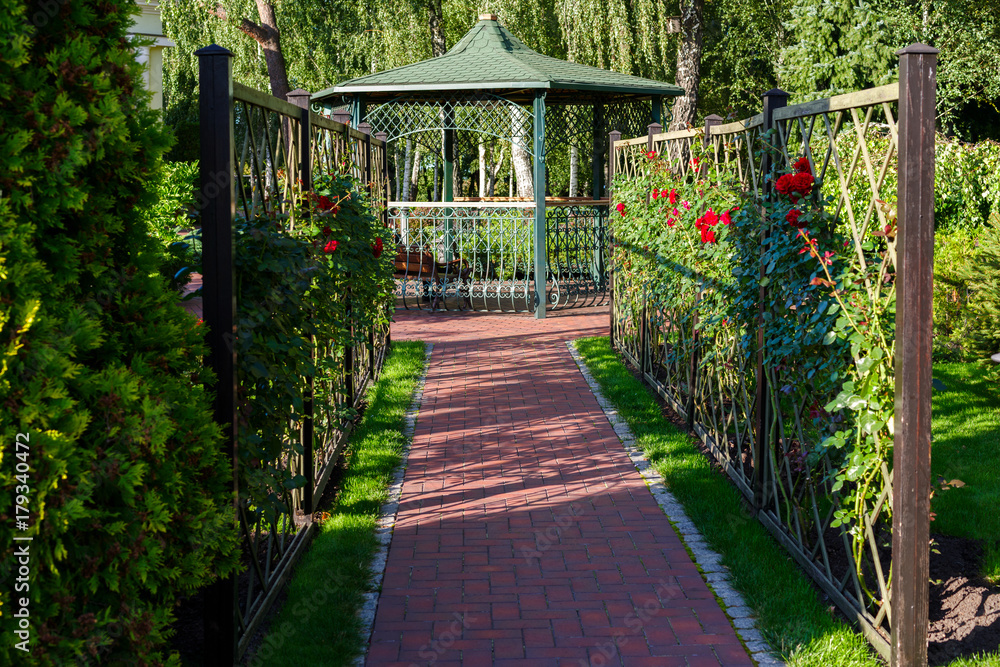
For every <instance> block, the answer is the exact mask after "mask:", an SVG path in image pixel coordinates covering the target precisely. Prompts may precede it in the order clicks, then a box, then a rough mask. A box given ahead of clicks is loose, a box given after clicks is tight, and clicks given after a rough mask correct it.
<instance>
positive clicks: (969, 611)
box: [618, 355, 1000, 667]
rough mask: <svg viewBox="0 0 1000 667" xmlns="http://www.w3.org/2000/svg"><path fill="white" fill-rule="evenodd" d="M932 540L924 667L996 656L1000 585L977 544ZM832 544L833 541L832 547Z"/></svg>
mask: <svg viewBox="0 0 1000 667" xmlns="http://www.w3.org/2000/svg"><path fill="white" fill-rule="evenodd" d="M618 358H619V360H620V361H621V362H622V363H623V364H624V365H625V367H626V368H628V370H629V372H631V373H632V376H633V377H635V378H636V379H637V380H640V381H642V377H641V376H640V374H639V372H638V371H637V370H636V369H635V368H634V367H633V366H632V365H631V364H630V363H629V362H628V361H627V360H626V359H624V358H623V357H622V356H621V355H619V356H618ZM649 393H650V395H651V396H652V397H653V398H654V399H655V400H656V401H657V403H659V405H660V407H661V409H662V412H663V417H664V418H665V419H667V420H668V421H669V422H671V423H672V424H673V425H674V426H676V427H677V428H679V429H681V430H682V431H686V430H687V423H686V421H685V420H684V418H683V417H681V416H680V415H679V414H677V413H676V412H675V411H674V410H673V408H671V407H670V406H669V405H668V404H666V403H665V402H664V400H663V398H662V397H661V396H660V395H659V394H657V393H656V392H655V391H650V392H649ZM692 440H693V441H694V442H695V443H696V444H697V446H698V449H699V450H701V452H702V454H704V455H705V456H706V457H708V458H709V460H711V456H710V453H709V450H708V448H707V447H706V446H705V445H704V444H703V443H702V442H701V440H700V439H699V438H697V437H696V436H694V435H693V434H692ZM931 537H932V539H933V540H934V546H933V550H932V551H931V558H930V572H931V582H930V629H929V635H928V646H927V654H928V665H929V666H930V667H938V666H941V665H947V664H948V663H949V662H951V661H952V660H955V659H956V658H960V657H972V656H975V655H979V654H983V653H986V654H992V653H997V652H1000V585H998V584H991V583H990V582H989V581H987V580H986V579H984V578H983V577H982V576H981V575H980V574H979V572H980V566H981V564H982V545H981V543H980V541H979V540H973V539H968V538H964V537H952V536H949V535H937V534H934V535H932V536H931ZM836 542H838V540H833V541H832V543H836ZM845 558H846V557H845ZM845 562H846V560H845ZM886 564H887V563H886ZM835 569H836V568H835ZM815 589H816V593H817V595H819V596H820V597H821V599H823V600H824V601H825V602H829V599H828V598H827V596H826V595H825V594H824V593H823V591H822V590H821V589H820V588H819V587H818V586H816V587H815ZM833 608H834V609H836V607H833ZM836 611H837V613H838V615H840V616H841V618H842V619H843V620H844V621H845V622H847V623H851V621H850V620H849V619H847V617H846V616H844V615H843V614H842V613H841V612H840V610H839V609H836Z"/></svg>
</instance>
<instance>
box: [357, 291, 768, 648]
mask: <svg viewBox="0 0 1000 667" xmlns="http://www.w3.org/2000/svg"><path fill="white" fill-rule="evenodd" d="M396 319H397V321H396V323H395V324H394V325H393V336H394V337H395V338H396V339H420V340H423V341H426V342H432V343H434V352H433V354H432V356H431V362H430V368H429V370H428V374H427V384H426V387H425V389H424V395H423V403H422V405H421V407H420V414H419V417H418V419H417V426H416V433H415V437H414V440H413V446H412V449H411V451H410V458H409V464H408V467H407V470H406V476H405V479H404V482H403V490H402V498H401V501H400V505H399V514H398V516H397V522H396V527H395V530H394V532H393V536H392V543H391V545H390V548H389V556H388V564H387V567H386V573H385V579H384V582H383V586H382V592H381V597H380V599H379V604H378V612H377V615H376V619H375V626H374V631H373V634H372V641H371V647H370V649H369V652H368V662H367V664H368V665H371V666H375V665H378V666H383V665H404V666H409V665H428V664H433V665H435V666H436V667H443V666H445V665H465V666H473V665H484V666H485V665H491V664H492V665H572V666H574V667H576V666H578V665H619V664H624V665H656V666H658V667H669V666H671V665H692V666H693V665H720V664H722V665H751V664H752V662H751V661H750V658H749V657H748V656H747V653H746V651H745V650H744V649H743V647H742V645H741V644H740V643H739V640H738V639H737V638H736V635H735V633H734V632H733V629H732V626H731V625H730V623H729V621H728V620H727V619H726V616H725V615H724V614H723V612H722V610H721V609H720V608H719V605H718V604H717V603H716V601H715V599H714V597H713V596H712V594H711V592H710V591H709V590H708V588H707V587H706V585H705V583H704V581H703V580H702V578H701V576H700V575H699V574H698V571H697V570H696V568H695V566H694V564H693V563H692V562H691V559H690V557H689V556H688V555H687V552H686V551H685V550H684V548H683V546H682V545H681V542H680V540H679V539H678V537H677V535H676V533H675V532H674V530H673V528H672V527H671V525H670V523H669V522H668V521H667V518H666V517H665V516H664V514H663V513H662V511H661V510H660V508H659V507H658V506H657V504H656V502H655V500H654V499H653V497H652V495H651V494H650V492H649V491H648V490H647V487H646V485H645V483H644V482H643V479H642V477H641V476H640V475H639V473H638V472H636V470H635V468H634V466H633V465H632V463H631V462H630V461H629V459H628V457H627V456H626V454H625V452H624V450H623V448H622V446H621V444H620V443H619V441H618V439H617V438H616V436H615V433H614V431H613V430H612V428H611V426H610V424H609V423H608V421H607V419H606V418H605V417H604V415H603V413H602V411H601V409H600V407H599V406H598V404H597V401H596V399H595V398H594V396H593V394H591V393H590V390H589V389H588V387H587V384H586V381H585V380H584V378H583V376H582V375H581V374H580V372H579V369H578V368H577V367H576V364H575V363H574V362H573V359H572V357H570V355H569V352H568V350H567V349H566V344H565V341H566V340H569V339H573V338H579V337H582V336H593V335H603V334H605V333H606V330H607V311H606V309H593V310H589V311H580V312H579V313H566V314H560V315H558V316H550V317H549V318H548V319H546V320H541V321H538V320H535V319H533V318H531V317H528V316H501V315H487V314H465V315H448V314H439V315H436V316H430V315H426V314H417V313H414V314H410V313H405V312H399V313H397V315H396Z"/></svg>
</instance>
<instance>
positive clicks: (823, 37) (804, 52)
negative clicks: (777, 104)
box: [779, 0, 898, 101]
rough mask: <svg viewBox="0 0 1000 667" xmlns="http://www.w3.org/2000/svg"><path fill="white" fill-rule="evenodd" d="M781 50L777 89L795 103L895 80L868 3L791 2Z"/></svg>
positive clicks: (882, 32) (887, 45) (884, 38)
mask: <svg viewBox="0 0 1000 667" xmlns="http://www.w3.org/2000/svg"><path fill="white" fill-rule="evenodd" d="M788 28H789V33H790V35H791V38H792V40H791V43H790V44H789V45H788V46H786V47H785V49H783V51H782V54H781V67H780V69H779V73H780V76H781V84H782V86H783V87H784V88H785V89H786V90H788V91H789V92H791V93H793V95H794V96H795V97H794V99H795V100H797V101H798V100H807V99H818V98H821V97H829V96H830V95H839V94H841V93H846V92H850V91H853V90H861V89H862V88H867V87H869V86H877V85H881V84H884V83H889V82H890V81H892V80H894V79H895V77H896V72H895V70H894V65H895V55H893V52H894V50H895V49H896V48H898V47H897V46H896V45H895V42H894V40H893V39H892V36H891V34H890V32H889V28H888V26H887V25H886V23H885V20H884V18H883V17H882V16H881V15H880V13H879V12H877V11H876V7H875V6H874V2H873V1H872V0H824V1H823V2H815V1H813V0H796V2H795V4H794V5H793V6H792V7H791V17H790V20H789V22H788Z"/></svg>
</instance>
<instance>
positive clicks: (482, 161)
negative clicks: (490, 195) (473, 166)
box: [477, 141, 487, 199]
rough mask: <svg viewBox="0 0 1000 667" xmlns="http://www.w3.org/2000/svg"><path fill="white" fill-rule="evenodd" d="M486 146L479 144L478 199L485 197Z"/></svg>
mask: <svg viewBox="0 0 1000 667" xmlns="http://www.w3.org/2000/svg"><path fill="white" fill-rule="evenodd" d="M486 171H487V167H486V144H484V143H483V142H481V141H480V142H479V192H478V193H477V194H478V195H479V198H480V199H482V198H483V197H484V196H486V194H485V193H486Z"/></svg>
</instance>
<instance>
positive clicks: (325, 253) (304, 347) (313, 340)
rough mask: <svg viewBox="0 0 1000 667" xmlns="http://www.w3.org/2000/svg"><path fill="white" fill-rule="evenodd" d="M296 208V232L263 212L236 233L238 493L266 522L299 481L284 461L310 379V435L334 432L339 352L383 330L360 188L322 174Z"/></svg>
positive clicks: (374, 240)
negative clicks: (314, 431) (312, 421)
mask: <svg viewBox="0 0 1000 667" xmlns="http://www.w3.org/2000/svg"><path fill="white" fill-rule="evenodd" d="M302 203H303V209H304V210H303V212H304V213H305V215H300V216H299V217H298V219H297V221H296V224H295V225H294V226H293V225H291V224H290V222H289V217H288V216H287V215H284V214H277V213H270V214H267V215H262V216H260V217H257V218H255V219H252V220H239V221H238V222H237V225H236V228H235V237H236V241H235V247H236V253H235V262H236V280H237V290H238V299H237V317H238V323H237V341H236V350H237V359H238V369H237V370H238V378H239V395H240V419H241V425H240V429H239V438H240V442H239V455H240V494H241V497H244V498H246V499H252V506H250V507H249V509H250V510H251V511H255V512H258V513H260V514H262V515H264V518H265V519H266V521H267V522H268V523H273V522H275V521H278V519H279V516H280V515H282V514H287V513H288V512H290V510H291V508H290V506H289V503H288V500H287V493H286V492H287V491H290V490H292V489H297V488H301V487H302V486H303V485H304V484H305V478H304V477H302V476H301V475H300V474H298V473H297V472H295V470H294V467H293V466H289V465H288V460H289V457H290V456H291V455H293V454H302V451H301V444H300V441H299V438H298V428H299V424H300V423H301V416H302V410H303V396H304V392H305V390H306V378H307V376H310V375H313V376H314V377H315V380H314V389H315V391H316V400H315V401H314V410H315V417H314V419H315V422H316V424H317V431H321V430H322V429H324V428H327V429H329V428H334V429H336V428H339V427H340V425H341V424H342V423H343V421H344V419H345V418H349V417H352V416H354V414H356V413H355V411H354V408H353V406H352V405H351V403H350V400H349V397H347V396H345V394H344V385H345V380H344V375H343V367H344V360H345V354H344V351H345V348H346V347H347V346H348V345H351V346H354V347H355V349H356V350H358V352H357V353H358V354H365V353H367V352H368V345H369V340H368V332H369V331H371V330H372V329H373V328H375V329H381V328H384V327H387V326H388V323H389V319H388V318H389V310H388V305H389V299H390V296H389V295H390V294H391V288H392V270H393V263H392V256H391V253H387V252H384V251H383V249H384V246H385V240H384V238H383V236H385V230H384V229H383V228H382V225H381V222H380V221H379V220H378V219H377V218H376V217H375V216H374V215H373V213H372V211H371V205H370V201H369V199H368V197H367V195H365V194H364V192H363V188H361V187H360V184H359V183H358V182H357V181H356V180H354V179H352V178H351V177H349V176H345V175H340V174H328V175H323V176H320V177H319V178H318V179H317V183H316V188H315V191H314V193H313V194H312V195H311V196H309V197H308V198H307V199H305V200H304V201H303V202H302ZM320 440H321V439H320V438H317V439H316V444H317V446H319V444H320Z"/></svg>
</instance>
